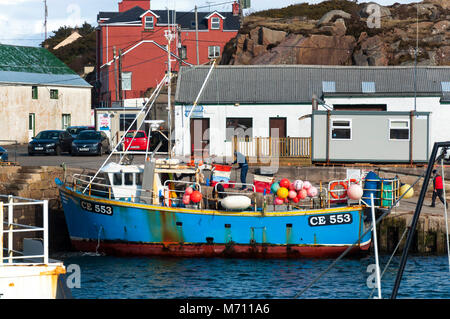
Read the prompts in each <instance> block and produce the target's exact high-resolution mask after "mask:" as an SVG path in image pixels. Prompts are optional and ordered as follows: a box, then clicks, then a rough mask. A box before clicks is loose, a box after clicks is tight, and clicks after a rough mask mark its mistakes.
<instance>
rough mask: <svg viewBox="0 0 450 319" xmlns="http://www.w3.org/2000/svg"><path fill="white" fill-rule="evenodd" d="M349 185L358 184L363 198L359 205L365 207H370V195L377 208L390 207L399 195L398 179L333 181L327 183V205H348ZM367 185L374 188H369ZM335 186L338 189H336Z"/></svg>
mask: <svg viewBox="0 0 450 319" xmlns="http://www.w3.org/2000/svg"><path fill="white" fill-rule="evenodd" d="M368 183H369V184H368ZM370 183H372V184H370ZM351 184H358V185H360V186H361V187H362V190H363V196H362V197H361V199H360V200H359V203H360V204H364V205H366V206H370V205H371V199H370V193H373V199H374V204H375V207H377V208H386V207H390V206H391V205H392V204H393V203H394V202H395V201H396V200H397V199H398V198H399V195H400V194H399V192H400V181H399V180H398V178H391V179H387V178H381V179H365V178H364V179H345V180H333V181H330V182H329V183H328V194H329V205H330V204H333V203H349V202H350V201H351V199H350V198H349V197H348V195H347V191H348V188H349V187H350V185H351ZM363 185H364V187H363ZM368 185H370V186H374V187H369V186H368ZM336 186H339V187H338V188H336Z"/></svg>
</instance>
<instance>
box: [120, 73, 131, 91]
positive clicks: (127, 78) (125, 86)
mask: <svg viewBox="0 0 450 319" xmlns="http://www.w3.org/2000/svg"><path fill="white" fill-rule="evenodd" d="M131 75H132V72H122V90H124V91H130V90H131Z"/></svg>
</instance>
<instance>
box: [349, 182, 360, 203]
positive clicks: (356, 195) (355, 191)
mask: <svg viewBox="0 0 450 319" xmlns="http://www.w3.org/2000/svg"><path fill="white" fill-rule="evenodd" d="M362 195H363V189H362V187H361V186H360V185H358V184H352V185H350V187H349V188H348V190H347V196H348V198H350V199H352V200H360V199H361V197H362Z"/></svg>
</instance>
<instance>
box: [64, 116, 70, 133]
mask: <svg viewBox="0 0 450 319" xmlns="http://www.w3.org/2000/svg"><path fill="white" fill-rule="evenodd" d="M70 120H71V116H70V114H63V115H62V129H63V130H65V129H66V128H68V127H69V126H70Z"/></svg>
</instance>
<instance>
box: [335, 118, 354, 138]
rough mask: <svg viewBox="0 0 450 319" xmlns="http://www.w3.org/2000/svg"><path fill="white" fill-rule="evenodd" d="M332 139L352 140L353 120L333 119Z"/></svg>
mask: <svg viewBox="0 0 450 319" xmlns="http://www.w3.org/2000/svg"><path fill="white" fill-rule="evenodd" d="M331 139H332V140H351V139H352V121H351V120H341V119H339V120H332V121H331Z"/></svg>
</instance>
